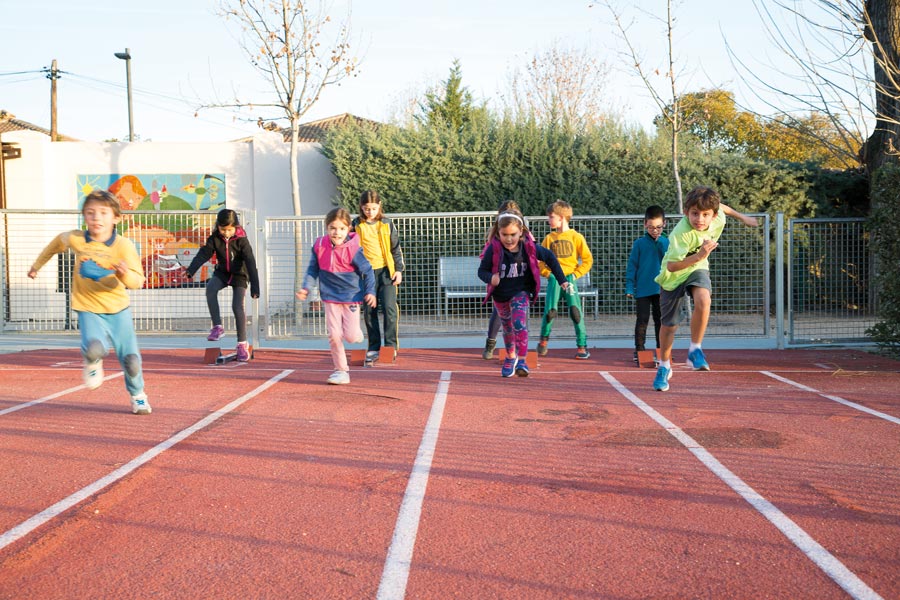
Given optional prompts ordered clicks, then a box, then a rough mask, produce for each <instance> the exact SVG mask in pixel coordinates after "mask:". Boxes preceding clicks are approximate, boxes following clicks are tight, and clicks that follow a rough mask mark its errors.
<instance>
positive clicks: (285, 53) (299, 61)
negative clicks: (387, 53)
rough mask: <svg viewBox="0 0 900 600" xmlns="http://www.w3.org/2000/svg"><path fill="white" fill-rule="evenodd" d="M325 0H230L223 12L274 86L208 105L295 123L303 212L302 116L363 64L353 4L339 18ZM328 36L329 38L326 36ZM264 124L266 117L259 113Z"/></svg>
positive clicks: (296, 193) (295, 184)
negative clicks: (355, 41)
mask: <svg viewBox="0 0 900 600" xmlns="http://www.w3.org/2000/svg"><path fill="white" fill-rule="evenodd" d="M330 8H331V7H330V5H329V4H326V2H325V1H324V0H314V1H312V2H307V1H306V0H224V1H223V2H222V3H221V4H220V5H219V14H220V15H221V16H223V17H225V18H226V19H234V20H236V21H237V22H238V24H239V25H240V28H241V48H242V49H243V51H244V53H245V54H246V55H247V58H248V59H249V60H250V64H251V65H253V67H254V68H255V69H256V70H257V72H258V73H259V74H260V76H261V77H263V78H264V79H265V80H266V81H267V82H268V83H269V84H271V86H272V93H271V95H270V96H269V97H268V98H266V99H261V101H259V102H250V101H240V100H237V99H235V100H234V101H233V102H230V103H224V104H211V105H207V106H205V107H204V108H211V107H230V108H254V109H255V108H262V109H270V110H274V111H275V112H280V113H281V114H280V116H277V117H274V118H275V119H284V120H287V121H288V122H289V123H290V127H291V150H290V158H291V161H290V162H291V166H290V172H291V197H292V199H293V203H294V214H296V215H299V214H301V207H300V181H299V175H298V166H297V132H298V131H299V127H300V119H301V118H302V117H303V115H304V114H306V112H307V111H308V110H309V109H310V108H311V107H312V106H313V105H314V104H315V103H316V101H318V99H319V96H320V95H321V94H322V91H323V90H324V89H325V88H326V87H328V86H330V85H335V84H337V83H339V82H340V81H341V80H342V79H344V78H346V77H349V76H351V75H354V73H355V71H356V69H357V67H358V64H357V60H356V58H355V57H353V56H351V54H350V26H349V23H350V8H349V4H348V8H347V14H346V18H345V19H344V20H343V21H342V22H339V23H335V22H333V21H332V18H331V16H330V15H329V14H328V13H329V10H330ZM326 37H328V40H327V41H324V39H323V38H326ZM257 119H258V121H259V122H260V123H261V124H262V123H263V122H264V121H265V120H268V119H263V118H262V117H257Z"/></svg>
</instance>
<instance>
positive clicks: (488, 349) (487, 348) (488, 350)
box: [481, 338, 497, 360]
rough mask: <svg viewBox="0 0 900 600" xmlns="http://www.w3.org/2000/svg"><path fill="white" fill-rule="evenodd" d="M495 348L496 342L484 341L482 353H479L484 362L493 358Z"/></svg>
mask: <svg viewBox="0 0 900 600" xmlns="http://www.w3.org/2000/svg"><path fill="white" fill-rule="evenodd" d="M496 347H497V340H492V339H491V338H487V339H486V340H484V352H482V353H481V358H483V359H484V360H491V359H492V358H494V348H496Z"/></svg>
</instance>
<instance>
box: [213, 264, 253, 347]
mask: <svg viewBox="0 0 900 600" xmlns="http://www.w3.org/2000/svg"><path fill="white" fill-rule="evenodd" d="M225 287H228V284H227V283H225V281H224V280H222V279H220V278H218V277H216V276H215V275H213V276H212V277H210V278H209V280H208V281H207V282H206V305H207V306H208V307H209V316H210V318H211V319H212V324H213V325H221V324H222V314H221V313H220V312H219V290H221V289H222V288H225ZM231 290H232V294H231V310H232V311H233V312H234V325H235V327H236V328H237V341H239V342H246V341H247V311H246V309H245V308H244V298H246V297H247V288H245V287H235V286H231Z"/></svg>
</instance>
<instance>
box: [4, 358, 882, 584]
mask: <svg viewBox="0 0 900 600" xmlns="http://www.w3.org/2000/svg"><path fill="white" fill-rule="evenodd" d="M570 354H571V352H568V351H562V350H551V352H550V355H549V356H548V357H545V358H542V359H541V365H540V368H539V369H537V370H535V371H533V372H532V375H531V377H529V378H527V379H524V378H517V377H514V378H511V379H502V378H501V377H500V376H499V370H500V369H499V363H496V362H490V363H489V362H485V361H483V360H481V359H480V350H407V351H404V352H403V354H402V356H401V361H400V363H399V364H398V365H396V366H377V367H375V368H372V369H362V368H354V370H353V372H352V380H353V381H352V383H351V384H350V385H349V386H327V385H325V384H324V380H325V378H326V377H327V375H328V374H329V373H330V371H331V367H330V359H329V357H328V355H327V353H324V352H316V351H275V350H268V351H267V350H260V351H257V353H256V358H255V359H254V360H253V361H252V362H251V363H250V364H246V365H238V364H234V363H230V364H228V365H224V366H217V367H214V366H206V365H203V364H201V363H202V361H201V356H202V351H196V352H189V351H185V350H172V351H148V352H145V353H144V366H145V378H146V381H147V392H148V394H149V396H150V402H151V404H152V406H153V410H154V412H153V414H152V415H150V416H134V415H131V414H130V407H129V404H128V398H127V394H126V392H125V390H124V384H123V381H122V378H121V376H120V374H118V371H117V369H118V365H117V363H116V361H115V360H114V359H108V360H107V361H106V366H107V374H108V375H113V376H114V377H112V378H111V379H110V380H109V381H107V382H106V383H105V384H104V385H103V386H102V387H101V388H100V389H98V390H96V391H87V390H85V389H83V388H81V387H80V384H81V369H80V359H79V356H78V353H77V351H76V350H71V351H49V350H48V351H36V352H27V353H24V352H23V353H18V354H7V355H0V598H15V599H17V600H19V599H26V598H41V599H45V598H73V599H76V598H112V597H122V598H126V597H127V598H149V597H155V598H200V597H204V598H287V597H294V598H300V597H304V598H305V597H308V598H341V599H344V598H375V597H376V596H379V590H380V597H382V598H400V597H403V596H404V594H405V596H406V597H408V598H467V599H469V598H515V599H532V598H547V599H559V598H615V599H630V598H725V597H729V598H817V599H818V598H822V599H828V598H846V597H857V598H870V597H871V598H875V597H879V596H881V597H883V598H900V492H898V490H900V363H897V362H895V361H890V360H887V359H883V358H879V357H876V356H872V355H868V354H865V353H861V352H854V351H848V350H808V351H800V350H788V351H745V350H741V351H725V350H718V351H717V350H711V351H708V358H709V360H710V362H711V364H712V366H713V369H714V370H713V371H712V372H709V373H695V372H693V371H690V370H688V369H686V368H685V367H683V366H681V365H677V366H676V369H675V374H674V377H673V378H672V380H671V382H670V384H671V389H670V390H669V391H668V392H665V393H660V392H654V391H653V390H652V385H651V384H652V379H653V375H654V373H653V371H651V370H648V369H637V368H634V367H633V366H632V364H631V362H630V351H628V352H626V351H623V350H595V351H594V354H593V356H592V358H591V359H590V360H588V361H575V360H572V359H571V357H570ZM683 354H684V353H683V352H680V353H679V352H676V356H677V357H678V359H679V360H683V358H684V356H683ZM442 373H444V375H443V378H444V381H443V382H442V381H441V378H442ZM767 373H771V374H772V375H774V376H776V377H773V376H770V375H769V374H767ZM278 377H281V378H280V379H278V380H277V381H273V378H278ZM779 378H782V379H779ZM792 382H793V383H792ZM795 384H796V385H795ZM66 390H68V392H66V393H60V392H65V391H66ZM53 395H56V397H50V396H53ZM38 400H40V402H38V403H35V404H31V405H27V406H22V405H23V403H29V402H34V401H38ZM866 408H867V409H870V411H872V412H864V411H863V409H866ZM217 411H223V412H222V413H218V412H217ZM429 418H431V421H429ZM204 419H206V421H203V420H204ZM438 419H439V420H438ZM198 423H199V424H198ZM191 427H195V430H190V431H185V430H187V429H188V428H191ZM667 428H668V430H667ZM180 432H183V433H182V434H181V437H180V438H179V439H178V440H173V439H172V438H173V436H176V435H178V434H179V433H180ZM188 434H189V435H188ZM673 434H674V435H673ZM683 435H686V436H689V437H686V438H685V437H682V438H681V439H682V441H684V440H688V441H687V442H686V443H687V444H688V446H690V447H691V449H690V450H689V449H688V448H687V447H686V446H685V445H684V444H683V443H682V441H679V439H676V436H683ZM182 438H183V439H182ZM163 443H164V445H163V446H159V444H163ZM429 444H431V446H429ZM431 447H433V452H432V451H431V450H430V448H431ZM148 451H149V452H150V454H149V455H147V454H145V453H147V452H148ZM417 453H418V459H417ZM707 453H708V454H707ZM142 456H143V458H141V457H142ZM135 459H138V461H137V462H136V463H133V462H131V461H135ZM117 470H118V471H117ZM111 474H112V476H111ZM104 478H106V479H104ZM726 480H729V481H731V484H730V485H729V484H728V483H726ZM98 481H100V482H101V483H99V484H98V483H97V482H98ZM410 481H412V483H411V484H410V488H409V490H408V489H407V484H408V483H409V482H410ZM735 482H737V483H735ZM426 483H427V487H426V485H425V484H426ZM104 484H105V485H104ZM417 485H419V486H421V487H416V486H417ZM89 486H93V487H89ZM741 486H744V487H743V488H742V487H741ZM86 488H87V489H86ZM735 488H737V489H742V490H750V492H746V491H744V495H743V496H742V494H741V493H738V491H735ZM85 490H86V491H85ZM751 492H752V494H751ZM748 494H749V497H751V498H753V500H752V501H748V499H747V498H748ZM753 494H755V495H756V496H754V495H753ZM61 502H62V504H57V503H61ZM54 506H56V507H55V508H53V509H51V510H50V511H49V512H48V508H51V507H54ZM767 507H771V509H769V508H767ZM764 513H765V515H764ZM36 516H37V517H36ZM778 525H780V526H781V528H779V526H778ZM785 528H787V530H788V531H789V532H794V533H789V534H786V533H784V531H785ZM798 532H799V533H798ZM797 536H799V537H797ZM798 539H799V540H800V543H799V546H798V542H797V540H798ZM803 540H807V541H810V540H811V542H810V544H807V545H804V543H805V542H803ZM404 551H408V552H409V553H410V554H411V560H409V559H410V556H409V555H404ZM408 560H409V562H407V561H408Z"/></svg>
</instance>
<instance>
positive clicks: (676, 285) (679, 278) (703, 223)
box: [653, 186, 759, 392]
mask: <svg viewBox="0 0 900 600" xmlns="http://www.w3.org/2000/svg"><path fill="white" fill-rule="evenodd" d="M726 215H727V216H730V217H733V218H736V219H739V220H740V221H742V222H743V223H744V224H745V225H748V226H750V227H757V226H758V225H759V221H758V220H757V219H756V218H755V217H748V216H746V215H743V214H741V213H739V212H738V211H736V210H734V209H733V208H730V207H728V206H726V205H724V204H722V202H721V200H720V198H719V194H718V192H716V191H715V190H714V189H712V188H709V187H703V186H699V187H695V188H694V189H692V190H691V191H690V192H688V194H687V196H686V197H685V199H684V217H682V219H681V221H679V222H678V225H676V226H675V229H673V230H672V233H670V234H669V249H668V250H667V251H666V254H665V256H664V257H663V259H662V265H661V267H660V270H659V275H658V276H657V277H656V282H657V283H659V287H660V288H661V289H660V295H659V305H660V311H661V313H662V327H660V331H659V342H660V363H659V368H658V369H657V370H656V378H655V379H654V380H653V389H655V390H657V391H659V392H664V391H666V390H668V389H669V379H671V378H672V344H673V343H674V341H675V332H676V331H677V330H678V323H679V321H680V319H681V306H682V304H684V301H685V300H684V299H685V296H688V295H690V296H691V298H692V299H693V303H694V311H693V314H692V315H691V345H690V348H688V359H687V366H689V367H691V368H693V369H694V370H695V371H709V363H708V362H706V356H704V354H703V350H702V349H701V347H700V345H701V343H702V342H703V336H704V335H705V334H706V325H707V323H708V322H709V313H710V307H711V306H712V283H711V281H710V277H709V260H708V258H709V255H710V253H711V252H712V251H713V250H715V249H716V248H717V247H718V246H719V241H718V240H719V236H721V235H722V231H723V230H724V229H725V216H726Z"/></svg>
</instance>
